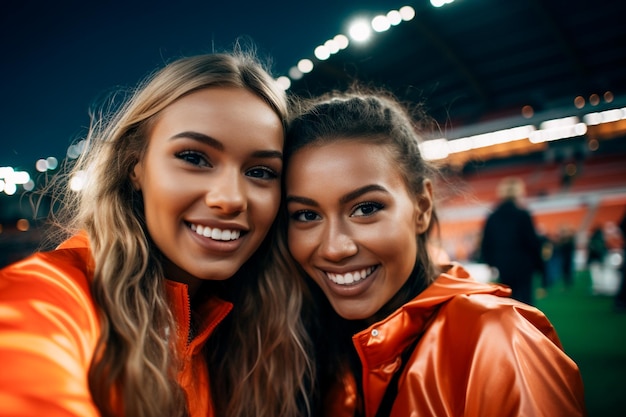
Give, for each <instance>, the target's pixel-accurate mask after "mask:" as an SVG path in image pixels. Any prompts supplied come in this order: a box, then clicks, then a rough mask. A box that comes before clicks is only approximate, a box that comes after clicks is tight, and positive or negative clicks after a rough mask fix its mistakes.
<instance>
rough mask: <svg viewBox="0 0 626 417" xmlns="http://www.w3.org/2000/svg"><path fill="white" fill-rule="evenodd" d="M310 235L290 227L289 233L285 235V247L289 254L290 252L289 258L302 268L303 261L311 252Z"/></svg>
mask: <svg viewBox="0 0 626 417" xmlns="http://www.w3.org/2000/svg"><path fill="white" fill-rule="evenodd" d="M311 239H312V233H308V234H307V232H305V231H302V230H296V229H294V228H292V227H289V231H288V233H287V246H288V248H289V252H291V256H293V258H294V259H295V260H296V262H298V263H299V264H302V265H303V266H304V263H305V260H306V258H307V257H308V254H309V253H310V252H311V251H312V249H311V248H312V246H313V245H312V243H311Z"/></svg>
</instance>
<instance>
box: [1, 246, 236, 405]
mask: <svg viewBox="0 0 626 417" xmlns="http://www.w3.org/2000/svg"><path fill="white" fill-rule="evenodd" d="M92 276H93V260H92V257H91V252H90V250H89V245H88V241H87V238H86V237H85V235H77V236H75V237H73V238H71V239H69V240H67V241H66V242H64V243H63V244H62V245H61V246H60V247H59V248H58V249H57V250H55V251H52V252H48V253H38V254H35V255H33V256H31V257H29V258H27V259H25V260H23V261H20V262H17V263H15V264H13V265H10V266H8V267H6V268H4V269H2V270H0V369H1V371H0V410H1V411H0V414H2V415H3V416H4V415H7V416H46V417H56V416H59V417H60V416H80V417H92V416H99V415H100V414H99V412H98V410H97V409H96V408H95V405H94V403H93V401H92V398H91V394H90V392H89V387H88V382H87V371H88V369H89V365H90V362H91V359H92V356H93V353H94V349H95V346H96V342H97V340H98V337H99V336H100V325H99V322H98V316H97V313H96V307H95V305H94V302H93V299H92V296H91V293H90V289H89V282H90V280H91V278H92ZM166 283H167V292H168V295H169V299H170V305H171V307H172V312H173V314H174V317H176V319H177V321H178V347H179V351H180V355H181V358H182V362H183V369H182V370H181V371H180V373H179V378H178V380H179V383H180V384H181V386H182V387H183V389H184V391H185V393H186V396H187V403H188V408H189V412H190V416H191V417H196V416H197V417H199V416H202V417H207V416H213V414H214V412H213V407H212V401H211V398H210V390H209V376H208V370H207V364H206V362H205V359H204V356H203V355H202V352H201V350H202V346H203V344H204V343H205V342H206V340H207V339H208V337H209V336H210V334H211V332H212V331H213V330H214V329H215V327H216V326H217V324H218V323H219V322H220V321H221V320H222V319H223V318H224V317H226V315H227V314H228V313H229V312H230V310H231V309H232V305H231V304H230V303H227V302H225V301H222V300H219V299H215V298H213V299H211V300H209V301H208V302H207V303H205V304H204V305H202V306H201V307H200V308H199V309H198V310H197V311H196V312H197V314H198V316H199V317H202V320H203V321H202V323H200V325H199V327H198V331H197V332H196V336H195V337H194V338H193V340H191V341H190V342H188V340H187V339H188V334H189V325H190V317H191V310H190V305H189V296H188V294H187V286H186V285H185V284H180V283H177V282H174V281H166Z"/></svg>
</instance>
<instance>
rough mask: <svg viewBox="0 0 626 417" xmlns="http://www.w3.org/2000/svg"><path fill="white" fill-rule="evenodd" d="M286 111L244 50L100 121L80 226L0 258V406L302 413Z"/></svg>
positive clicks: (75, 218)
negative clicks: (284, 253)
mask: <svg viewBox="0 0 626 417" xmlns="http://www.w3.org/2000/svg"><path fill="white" fill-rule="evenodd" d="M286 113H287V103H286V98H285V95H284V92H283V91H282V90H280V89H279V88H278V87H277V86H276V84H275V82H274V80H273V79H272V78H271V77H270V76H269V74H268V73H267V72H266V71H265V70H264V69H263V67H262V66H261V65H260V64H259V62H258V61H257V60H256V58H254V56H253V55H251V54H246V53H243V52H235V53H232V54H209V55H201V56H195V57H189V58H181V59H179V60H177V61H174V62H172V63H170V64H169V65H166V66H165V67H164V68H162V69H161V70H160V71H158V72H157V73H155V74H154V75H153V76H151V77H150V78H149V79H147V80H146V81H145V82H143V83H141V84H140V85H139V87H138V88H137V89H136V91H135V92H134V93H133V94H132V95H131V97H130V98H129V100H128V101H126V102H125V103H124V104H123V105H122V106H121V107H120V108H119V109H118V110H117V111H116V112H115V113H114V114H112V115H104V116H103V117H102V118H101V119H99V120H96V121H95V123H94V124H93V126H92V128H91V129H90V132H89V135H88V140H87V143H88V146H87V147H88V149H87V151H86V152H85V153H84V155H83V157H82V158H81V159H80V160H79V161H78V163H77V164H76V165H75V167H74V168H73V169H74V174H76V173H86V178H87V182H86V184H85V187H84V188H83V190H82V192H80V193H74V192H72V191H69V190H68V191H67V192H66V193H65V194H64V196H63V197H64V200H63V203H64V205H63V207H64V209H65V211H66V214H68V215H69V220H68V222H67V223H65V224H64V228H65V231H67V232H69V233H70V234H71V236H70V237H69V238H68V239H67V240H65V241H64V242H63V243H62V244H61V245H60V246H59V247H58V248H57V249H56V250H54V251H52V252H47V253H37V254H35V255H33V256H31V257H29V258H27V259H25V260H23V261H20V262H18V263H16V264H13V265H10V266H8V267H6V268H5V269H3V270H2V271H0V367H1V368H2V372H1V373H0V403H1V404H2V413H3V414H8V415H11V416H27V415H29V416H32V415H41V416H44V415H45V416H81V417H85V416H100V415H101V416H132V417H141V416H146V417H147V416H168V417H169V416H271V417H276V416H296V415H306V413H307V409H308V402H307V400H306V396H305V387H304V383H303V382H302V381H307V380H310V376H308V373H309V369H310V367H309V364H308V359H307V356H306V355H305V353H304V352H305V350H304V348H305V342H306V338H305V336H304V332H303V330H302V326H301V323H300V319H299V314H298V313H299V307H300V299H301V298H300V297H301V296H300V294H301V289H300V288H299V287H298V285H299V284H298V280H293V279H291V278H290V277H288V276H287V274H286V273H284V272H283V267H282V265H283V262H282V261H281V259H282V258H281V256H280V254H279V253H278V251H276V250H274V249H273V248H274V245H273V240H274V229H273V223H274V220H275V215H276V213H277V210H278V207H279V201H280V182H281V180H280V178H281V172H282V149H283V136H284V120H285V118H286Z"/></svg>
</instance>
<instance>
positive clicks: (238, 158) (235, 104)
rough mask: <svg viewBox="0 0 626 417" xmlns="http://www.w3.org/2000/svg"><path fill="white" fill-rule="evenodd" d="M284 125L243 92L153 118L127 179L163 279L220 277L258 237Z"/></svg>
mask: <svg viewBox="0 0 626 417" xmlns="http://www.w3.org/2000/svg"><path fill="white" fill-rule="evenodd" d="M282 147H283V128H282V124H281V120H280V119H279V117H278V116H277V115H276V113H275V112H274V111H273V110H272V108H271V107H269V106H268V105H267V104H266V103H265V102H264V101H263V100H262V99H260V98H259V97H257V96H256V95H254V94H252V93H251V92H249V91H247V90H245V89H242V88H225V87H219V88H217V87H216V88H209V89H205V90H200V91H197V92H194V93H192V94H190V95H188V96H185V97H183V98H181V99H180V100H178V101H176V102H175V103H174V104H172V105H171V106H169V107H168V108H167V109H165V110H164V111H163V112H162V114H161V115H160V116H159V119H158V120H157V122H156V124H155V126H154V128H153V130H152V132H151V135H150V138H149V142H148V149H147V152H146V154H145V156H144V158H143V160H141V161H140V162H139V163H138V164H137V165H136V166H135V169H134V171H133V173H132V175H131V177H132V181H133V184H134V185H135V187H136V188H137V189H139V190H140V192H141V194H142V195H143V199H144V205H145V215H146V222H147V227H148V232H149V233H150V236H151V238H152V239H153V241H154V242H155V243H156V245H157V246H158V247H159V249H160V250H161V251H162V253H163V254H164V255H165V257H166V258H167V262H166V266H165V269H166V275H167V278H168V279H171V280H175V281H181V282H186V283H188V284H191V285H193V284H198V283H199V282H200V280H223V279H227V278H229V277H231V276H233V274H235V272H236V271H237V270H238V269H239V268H240V267H241V266H242V264H243V263H244V262H245V261H246V260H247V259H248V258H250V256H251V255H252V254H253V253H254V252H255V251H256V250H257V249H258V247H259V245H260V244H261V242H262V241H263V239H264V238H265V236H266V234H267V232H268V230H269V228H270V226H271V224H272V222H273V221H274V218H275V216H276V213H277V210H278V206H279V200H280V177H281V173H282Z"/></svg>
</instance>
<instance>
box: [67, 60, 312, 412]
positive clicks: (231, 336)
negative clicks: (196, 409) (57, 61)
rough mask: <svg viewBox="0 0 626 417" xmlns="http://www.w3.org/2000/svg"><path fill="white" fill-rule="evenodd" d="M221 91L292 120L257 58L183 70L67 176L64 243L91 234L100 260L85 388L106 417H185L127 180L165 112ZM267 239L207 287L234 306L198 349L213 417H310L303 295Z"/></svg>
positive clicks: (96, 125) (104, 119)
mask: <svg viewBox="0 0 626 417" xmlns="http://www.w3.org/2000/svg"><path fill="white" fill-rule="evenodd" d="M216 86H232V87H239V88H245V89H248V90H249V91H251V92H253V93H254V94H256V95H258V96H259V97H261V98H262V99H264V100H265V101H266V102H267V103H268V105H269V106H271V107H272V109H273V110H274V111H275V112H276V113H277V114H278V115H279V116H280V118H281V120H283V121H284V120H286V118H287V109H288V106H287V99H286V96H285V93H284V91H282V90H281V89H280V88H278V87H277V85H276V83H275V81H274V80H273V79H272V78H271V76H270V75H269V74H268V72H267V71H266V70H265V68H264V67H263V65H261V64H260V62H259V61H258V59H257V58H256V57H255V55H254V53H251V52H243V51H241V50H235V51H234V52H232V53H214V54H207V55H199V56H195V57H188V58H181V59H179V60H176V61H174V62H172V63H170V64H168V65H166V66H165V67H164V68H163V69H161V70H160V71H158V72H155V73H154V74H152V75H150V76H149V77H148V78H147V79H146V80H145V81H144V82H143V83H141V84H140V85H139V86H138V88H137V89H136V90H135V91H134V92H132V94H131V95H130V97H129V99H128V100H126V101H125V102H124V103H123V104H122V105H121V106H118V107H117V108H116V109H113V110H111V111H108V112H102V113H101V114H100V115H99V116H98V117H94V118H92V119H93V122H92V125H91V126H90V129H89V133H88V135H87V139H86V141H85V143H86V150H85V152H84V153H83V155H82V156H81V157H80V158H79V159H78V160H77V161H76V163H75V165H74V167H73V168H72V172H71V173H70V175H73V174H77V173H81V172H82V173H87V175H86V178H87V183H86V185H85V186H84V188H83V190H82V191H81V192H80V193H73V192H70V191H69V190H68V191H67V192H66V193H65V194H64V204H63V207H62V211H61V212H60V213H61V216H62V218H64V219H65V220H67V217H69V218H71V219H72V222H71V223H69V227H68V228H66V231H69V232H72V233H73V232H76V231H77V230H85V231H86V232H87V234H88V237H89V240H90V244H91V247H92V251H93V257H94V260H95V271H94V277H93V283H92V292H93V296H94V299H95V302H96V304H97V307H98V308H99V312H100V321H101V327H102V334H101V337H100V340H99V342H98V346H97V349H96V352H95V354H94V360H93V362H92V364H91V367H90V369H89V384H90V390H91V393H92V396H93V399H94V401H95V403H96V405H97V406H98V408H99V409H100V411H101V413H102V415H103V416H114V415H119V412H120V411H122V413H123V415H126V416H133V417H148V416H168V417H169V416H172V417H174V416H185V415H187V406H186V402H185V398H184V394H183V392H182V389H181V388H180V387H179V385H178V384H177V382H176V375H177V372H178V369H179V368H178V362H177V357H176V352H175V350H174V341H172V340H171V338H172V337H170V335H172V336H173V335H174V334H176V332H175V326H176V323H175V321H174V318H173V315H172V313H171V312H170V309H169V306H168V302H167V299H166V294H165V291H164V276H163V272H162V266H161V262H162V261H161V259H162V255H161V254H160V252H159V250H158V249H157V248H156V247H155V245H154V244H153V243H152V241H151V239H150V237H149V235H148V232H147V228H146V225H145V219H144V210H143V201H142V198H141V195H140V194H139V193H138V192H137V191H135V190H134V189H133V187H132V185H131V182H130V179H129V174H130V172H131V171H132V169H133V167H134V165H135V164H136V163H137V162H138V161H139V160H141V158H142V157H143V154H144V152H145V150H146V148H147V145H148V143H147V141H148V138H149V133H150V129H151V126H152V125H153V124H154V121H155V119H156V118H157V117H158V116H159V114H160V112H161V111H162V110H163V109H165V108H166V107H168V106H169V105H170V104H172V103H174V102H175V101H176V100H178V99H180V98H181V97H183V96H185V95H187V94H189V93H191V92H193V91H197V90H199V89H204V88H211V87H216ZM103 114H104V115H103ZM106 114H109V115H108V116H107V115H106ZM274 233H275V232H274V228H272V230H271V231H270V233H269V235H268V236H267V237H266V239H265V241H264V242H263V244H262V245H261V248H260V249H259V251H257V253H256V254H255V255H253V257H252V259H251V260H249V261H248V262H247V264H246V265H244V266H243V267H242V269H241V270H240V271H239V272H238V273H237V274H236V276H235V277H233V278H231V279H230V280H227V281H225V282H223V283H220V284H217V283H208V284H209V286H210V288H211V290H214V291H216V292H217V294H218V295H223V296H224V298H229V299H230V300H231V301H233V303H234V309H233V312H232V313H231V314H230V315H229V317H228V318H227V320H226V321H225V322H223V323H222V324H221V325H220V326H218V328H217V329H216V331H215V335H214V336H211V338H210V340H209V342H208V343H207V346H206V348H205V351H206V352H205V353H206V357H207V360H208V363H209V370H210V372H211V380H212V381H213V382H214V383H213V384H212V387H211V389H212V395H211V396H212V398H213V400H214V404H215V409H216V413H217V415H219V416H229V417H230V416H232V417H239V416H241V417H248V416H258V417H261V416H267V417H277V416H286V417H289V416H300V415H307V414H310V408H309V401H308V399H307V389H308V387H307V385H308V383H307V381H311V380H312V376H311V373H312V372H313V371H312V366H311V364H310V362H309V359H308V357H307V355H306V353H305V352H306V348H307V336H306V332H305V330H304V328H303V325H302V323H301V318H300V306H301V301H302V300H301V297H302V295H301V294H302V291H301V288H300V284H299V280H296V279H293V278H292V277H291V276H289V275H288V274H287V267H286V266H285V265H286V264H285V257H286V256H287V255H286V249H285V248H284V247H283V246H282V245H276V244H275V236H274ZM231 280H232V281H233V282H234V284H229V283H228V281H231ZM211 285H214V286H213V287H211ZM120 407H121V410H120Z"/></svg>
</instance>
